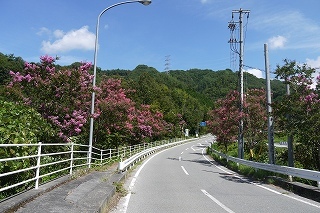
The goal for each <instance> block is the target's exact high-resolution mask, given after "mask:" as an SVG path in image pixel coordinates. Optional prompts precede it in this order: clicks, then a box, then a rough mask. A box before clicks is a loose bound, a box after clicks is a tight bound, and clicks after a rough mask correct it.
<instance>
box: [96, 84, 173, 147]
mask: <svg viewBox="0 0 320 213" xmlns="http://www.w3.org/2000/svg"><path fill="white" fill-rule="evenodd" d="M133 92H134V91H132V90H126V89H124V88H123V87H122V85H121V80H120V79H113V78H110V79H103V80H102V81H101V83H100V87H99V90H97V109H96V114H97V117H96V119H95V125H94V126H95V134H94V135H95V140H94V141H95V143H96V144H98V146H100V147H102V148H110V147H118V146H119V145H124V144H129V145H132V144H136V143H140V142H146V141H149V140H151V139H156V138H157V137H159V136H161V135H163V134H165V133H166V131H167V129H166V122H165V121H164V120H163V115H162V113H160V112H158V111H154V112H153V111H152V110H151V109H150V106H149V105H141V106H139V105H137V104H136V103H135V102H133V101H132V100H131V99H130V98H129V97H128V96H127V95H128V93H133Z"/></svg>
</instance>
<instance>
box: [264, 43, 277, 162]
mask: <svg viewBox="0 0 320 213" xmlns="http://www.w3.org/2000/svg"><path fill="white" fill-rule="evenodd" d="M264 59H265V70H266V88H267V115H268V148H269V164H275V157H274V129H273V117H272V115H271V113H272V107H271V85H270V70H269V52H268V44H264Z"/></svg>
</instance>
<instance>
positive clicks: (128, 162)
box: [118, 139, 194, 171]
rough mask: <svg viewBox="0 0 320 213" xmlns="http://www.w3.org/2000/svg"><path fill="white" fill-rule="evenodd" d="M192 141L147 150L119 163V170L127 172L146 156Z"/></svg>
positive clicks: (172, 143) (166, 144)
mask: <svg viewBox="0 0 320 213" xmlns="http://www.w3.org/2000/svg"><path fill="white" fill-rule="evenodd" d="M192 140H194V139H188V140H182V141H177V142H175V141H173V142H171V143H165V144H161V145H159V146H156V147H153V148H149V149H146V150H144V151H142V152H140V153H137V154H135V155H133V156H132V157H130V158H128V159H126V160H124V161H121V162H119V166H118V170H119V171H125V170H127V169H128V168H130V167H131V166H133V165H134V164H135V163H136V162H138V161H140V160H141V159H142V158H145V157H146V156H148V155H150V154H152V153H154V152H156V151H159V150H161V149H166V148H169V147H172V146H176V145H179V144H182V143H186V142H189V141H192Z"/></svg>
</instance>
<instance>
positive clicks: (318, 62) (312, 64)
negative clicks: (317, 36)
mask: <svg viewBox="0 0 320 213" xmlns="http://www.w3.org/2000/svg"><path fill="white" fill-rule="evenodd" d="M306 63H307V64H308V65H309V66H310V67H312V68H319V67H320V56H318V58H317V59H315V60H314V59H309V58H307V59H306Z"/></svg>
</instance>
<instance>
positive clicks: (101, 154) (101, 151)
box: [100, 149, 103, 166]
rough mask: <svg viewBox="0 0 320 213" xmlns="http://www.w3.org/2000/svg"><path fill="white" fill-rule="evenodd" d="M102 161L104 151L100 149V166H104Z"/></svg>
mask: <svg viewBox="0 0 320 213" xmlns="http://www.w3.org/2000/svg"><path fill="white" fill-rule="evenodd" d="M102 160H103V150H102V149H100V166H102Z"/></svg>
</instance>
